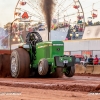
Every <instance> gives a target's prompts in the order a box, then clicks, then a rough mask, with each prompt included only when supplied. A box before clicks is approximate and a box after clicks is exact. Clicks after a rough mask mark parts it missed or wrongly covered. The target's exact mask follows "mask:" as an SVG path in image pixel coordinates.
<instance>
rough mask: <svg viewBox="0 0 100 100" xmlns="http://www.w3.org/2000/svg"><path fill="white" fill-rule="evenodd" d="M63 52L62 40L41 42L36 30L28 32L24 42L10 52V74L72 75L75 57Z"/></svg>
mask: <svg viewBox="0 0 100 100" xmlns="http://www.w3.org/2000/svg"><path fill="white" fill-rule="evenodd" d="M63 54H64V43H63V42H62V41H47V42H43V41H42V38H41V36H40V34H39V33H38V32H30V33H28V34H27V36H26V43H25V44H23V45H21V46H19V47H18V48H17V49H15V50H13V51H12V53H11V76H12V77H14V78H25V77H37V76H38V77H55V78H59V77H62V76H63V74H65V76H67V77H72V76H73V75H74V73H75V67H74V64H75V57H74V56H66V55H63Z"/></svg>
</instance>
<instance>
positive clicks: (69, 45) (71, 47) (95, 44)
mask: <svg viewBox="0 0 100 100" xmlns="http://www.w3.org/2000/svg"><path fill="white" fill-rule="evenodd" d="M81 50H100V39H98V40H69V41H64V51H81Z"/></svg>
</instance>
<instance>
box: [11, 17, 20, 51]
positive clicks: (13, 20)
mask: <svg viewBox="0 0 100 100" xmlns="http://www.w3.org/2000/svg"><path fill="white" fill-rule="evenodd" d="M17 20H19V19H18V18H16V19H14V20H13V21H12V22H11V29H10V52H11V36H12V25H13V23H14V22H15V21H17Z"/></svg>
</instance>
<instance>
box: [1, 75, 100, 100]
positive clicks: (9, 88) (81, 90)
mask: <svg viewBox="0 0 100 100" xmlns="http://www.w3.org/2000/svg"><path fill="white" fill-rule="evenodd" d="M99 83H100V77H96V76H95V77H93V76H74V77H72V78H67V77H64V78H58V79H55V78H45V79H39V78H27V79H26V78H25V79H14V78H0V100H1V99H2V100H16V98H17V99H18V100H100V87H98V86H99ZM11 93H12V94H11ZM13 93H14V94H13ZM93 93H98V94H97V95H96V94H93Z"/></svg>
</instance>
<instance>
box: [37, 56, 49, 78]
mask: <svg viewBox="0 0 100 100" xmlns="http://www.w3.org/2000/svg"><path fill="white" fill-rule="evenodd" d="M48 69H49V65H48V61H47V60H46V59H45V58H43V59H41V60H40V61H39V65H38V74H39V75H41V76H45V75H47V73H48Z"/></svg>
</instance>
